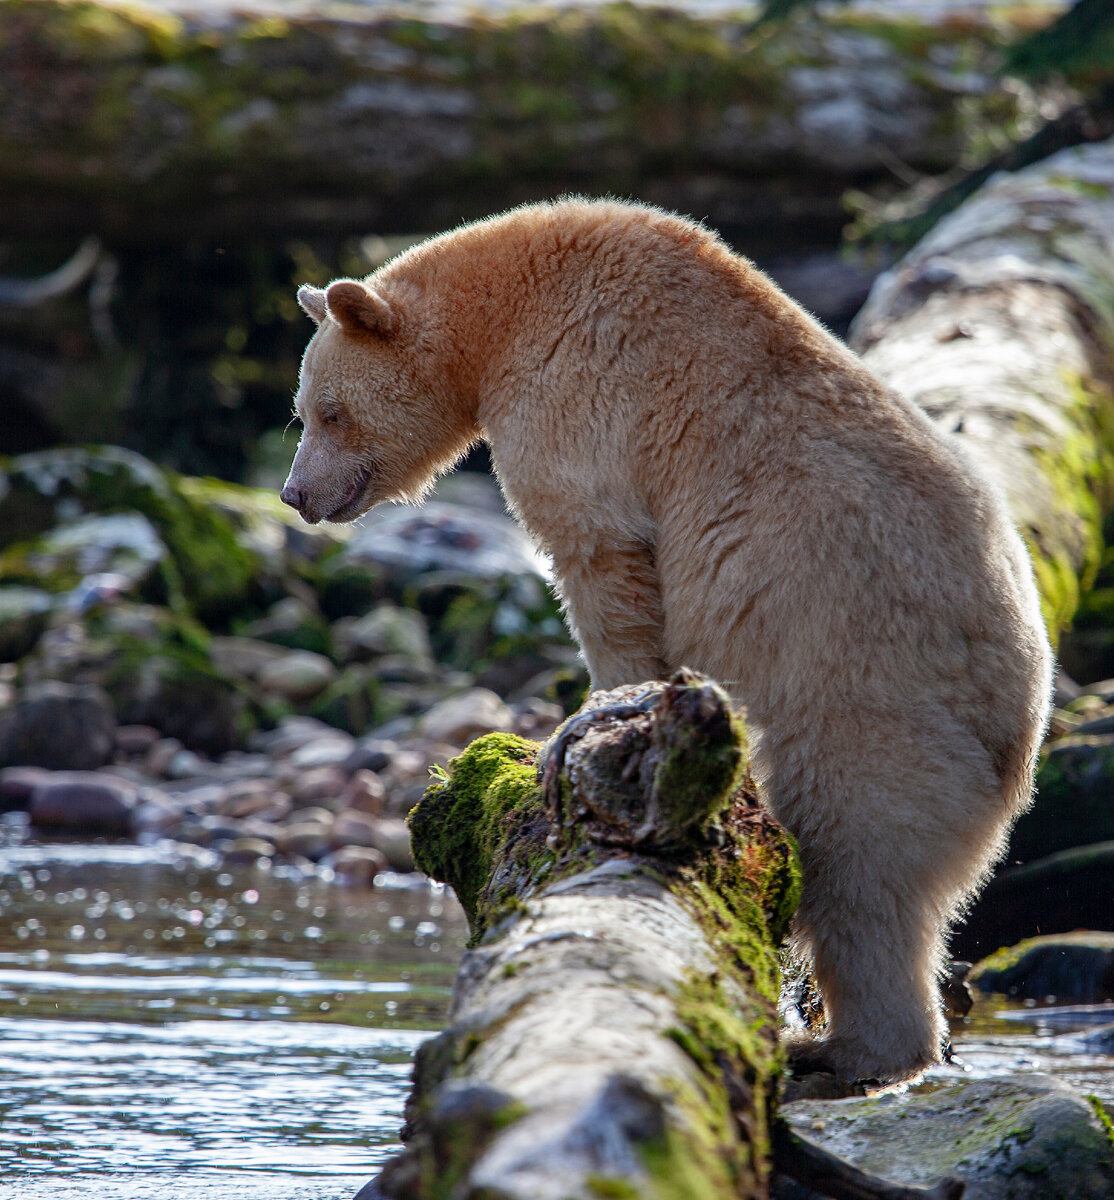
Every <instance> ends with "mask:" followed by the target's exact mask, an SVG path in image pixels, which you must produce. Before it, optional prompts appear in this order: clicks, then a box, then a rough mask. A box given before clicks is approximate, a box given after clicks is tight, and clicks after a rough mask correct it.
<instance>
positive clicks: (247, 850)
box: [221, 837, 275, 866]
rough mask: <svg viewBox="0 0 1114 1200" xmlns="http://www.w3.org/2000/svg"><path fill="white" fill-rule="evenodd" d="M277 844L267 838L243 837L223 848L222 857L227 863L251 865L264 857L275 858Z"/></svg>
mask: <svg viewBox="0 0 1114 1200" xmlns="http://www.w3.org/2000/svg"><path fill="white" fill-rule="evenodd" d="M274 854H275V846H274V844H273V843H272V842H268V841H267V840H266V839H265V838H257V837H241V838H236V839H235V840H234V841H231V842H229V843H228V844H227V845H226V846H224V847H223V848H222V849H221V858H222V859H223V860H224V862H226V863H243V864H246V865H248V866H250V865H251V864H253V863H257V862H260V861H261V860H262V859H266V858H273V857H274Z"/></svg>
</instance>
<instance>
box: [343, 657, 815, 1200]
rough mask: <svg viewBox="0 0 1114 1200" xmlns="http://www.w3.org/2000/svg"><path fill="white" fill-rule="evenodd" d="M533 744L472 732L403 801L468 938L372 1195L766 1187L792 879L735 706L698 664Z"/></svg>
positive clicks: (754, 1191) (551, 1194) (650, 1193)
mask: <svg viewBox="0 0 1114 1200" xmlns="http://www.w3.org/2000/svg"><path fill="white" fill-rule="evenodd" d="M537 751H538V748H537V747H536V746H535V745H533V744H531V743H527V742H524V741H522V740H521V739H517V738H513V737H511V736H510V735H499V734H495V735H489V736H488V737H485V738H481V739H479V740H478V741H477V742H474V743H473V744H472V746H470V747H469V748H468V750H466V751H465V752H464V754H463V755H462V756H461V757H460V758H458V759H456V760H454V762H453V763H452V764H451V765H450V769H449V777H448V779H447V781H445V782H443V783H442V784H440V785H438V786H434V787H433V788H431V789H430V791H429V792H428V793H427V795H426V797H425V798H424V799H423V800H422V802H421V803H420V804H419V805H418V807H417V808H416V809H415V811H414V813H413V814H412V816H411V829H412V835H413V841H414V849H415V857H416V860H417V862H418V864H419V865H420V866H421V867H423V868H424V869H425V870H426V871H427V872H429V873H430V874H432V875H433V876H434V877H435V878H438V879H442V880H444V881H446V882H448V883H450V884H452V886H453V887H454V888H455V889H456V891H457V893H458V895H459V897H460V899H461V901H462V903H463V904H464V907H465V910H466V912H467V913H468V917H469V921H470V924H471V927H472V930H473V942H474V948H473V949H472V950H470V951H469V953H468V954H467V955H466V957H465V960H464V963H463V965H462V966H461V969H460V972H459V975H458V978H457V985H456V993H455V996H454V1000H453V1008H452V1013H451V1016H450V1023H449V1026H448V1028H447V1029H446V1030H445V1031H444V1032H443V1033H442V1034H440V1035H439V1036H438V1037H436V1038H434V1039H432V1040H431V1041H430V1042H428V1043H426V1045H425V1046H424V1047H423V1048H422V1049H421V1050H420V1051H419V1054H418V1059H417V1063H416V1066H415V1090H414V1093H413V1095H412V1097H411V1099H410V1102H409V1104H408V1106H407V1127H406V1130H405V1132H404V1136H405V1140H406V1142H407V1148H406V1150H405V1151H404V1152H403V1154H402V1155H401V1156H400V1157H399V1158H398V1159H396V1160H394V1161H393V1162H392V1163H391V1164H390V1165H389V1166H388V1167H387V1168H386V1169H385V1170H384V1172H383V1173H382V1175H381V1176H380V1177H379V1178H378V1179H377V1180H376V1181H375V1182H374V1183H373V1184H371V1185H369V1186H368V1188H365V1189H364V1191H363V1192H362V1193H361V1196H382V1197H391V1198H394V1200H403V1198H405V1200H424V1198H427V1197H429V1198H432V1197H441V1196H448V1195H450V1194H451V1195H452V1196H453V1197H456V1198H457V1200H463V1198H464V1197H477V1198H478V1197H480V1196H483V1197H500V1198H505V1200H510V1198H511V1197H515V1198H518V1197H520V1198H521V1200H576V1198H581V1197H583V1198H584V1200H589V1198H595V1197H600V1196H625V1197H663V1198H664V1197H676V1196H686V1197H694V1198H695V1197H709V1198H711V1197H724V1196H736V1197H742V1198H744V1200H746V1198H755V1197H761V1196H765V1195H766V1191H767V1180H768V1175H769V1170H770V1123H771V1118H772V1112H773V1105H774V1103H775V1097H776V1091H777V1080H778V1070H779V1066H780V1059H779V1054H778V1050H777V1016H776V1003H777V996H778V985H779V971H778V966H777V958H776V949H777V945H778V942H779V941H780V938H781V936H782V934H783V932H784V929H785V926H786V923H787V921H788V919H789V917H790V915H791V914H792V911H793V908H794V906H795V904H796V898H797V894H798V888H799V873H798V868H797V864H796V859H795V853H794V851H793V849H792V846H791V843H790V841H789V839H788V838H787V837H786V835H785V834H784V832H783V831H782V830H781V829H780V828H779V827H778V826H777V825H776V824H775V823H774V822H773V821H772V820H771V819H770V818H769V817H768V816H767V815H766V814H765V812H764V810H763V809H761V808H760V807H758V806H757V796H756V793H755V790H754V786H753V784H752V783H751V782H750V780H749V778H748V776H747V773H746V762H745V757H746V756H745V731H744V730H743V727H742V725H741V723H740V722H739V720H738V718H737V717H736V716H735V715H734V714H732V712H731V709H730V704H729V701H728V700H727V698H726V696H725V695H724V693H722V692H721V691H720V690H719V689H718V688H717V687H716V686H715V685H714V684H711V683H709V682H708V681H706V680H703V679H701V678H699V677H697V676H693V675H690V674H687V673H684V672H682V673H680V674H678V675H677V676H676V677H674V678H673V679H672V680H671V681H670V682H669V683H665V684H661V683H656V684H647V685H644V686H642V687H628V688H623V689H619V690H618V691H615V692H609V693H597V694H596V695H595V696H593V697H592V698H591V700H590V701H589V704H588V705H587V706H586V707H585V709H584V710H582V711H581V713H580V714H578V715H577V716H575V717H573V718H572V719H571V721H570V722H569V723H568V724H567V725H566V726H565V728H564V730H563V731H562V732H560V733H558V734H557V735H556V736H555V737H554V738H553V739H551V740H550V742H549V743H548V744H547V745H546V747H545V748H544V749H543V750H542V752H541V756H540V759H539V758H538V756H537ZM539 762H540V764H541V768H540V772H539V767H538V763H539Z"/></svg>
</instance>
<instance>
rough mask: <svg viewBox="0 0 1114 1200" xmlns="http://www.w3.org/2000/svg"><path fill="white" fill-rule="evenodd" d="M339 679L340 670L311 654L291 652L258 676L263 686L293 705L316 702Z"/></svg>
mask: <svg viewBox="0 0 1114 1200" xmlns="http://www.w3.org/2000/svg"><path fill="white" fill-rule="evenodd" d="M336 677H337V669H336V667H334V666H333V664H332V663H331V662H330V661H329V660H328V659H327V658H326V657H325V656H324V655H323V654H314V653H313V651H311V650H289V651H287V652H286V653H285V654H284V655H283V656H282V657H281V658H277V659H275V660H274V661H273V662H270V663H267V664H265V665H264V666H263V667H262V668H261V669H260V670H259V672H258V673H257V675H256V679H257V681H258V683H259V686H260V687H261V688H263V689H264V690H265V691H268V692H272V693H273V694H274V695H276V696H281V697H282V699H284V700H289V701H290V702H291V703H292V704H301V703H304V702H305V701H307V700H312V699H313V698H314V696H317V695H319V694H320V693H321V692H323V691H324V690H325V689H326V688H327V687H328V686H329V684H330V683H332V682H333V680H334V679H336Z"/></svg>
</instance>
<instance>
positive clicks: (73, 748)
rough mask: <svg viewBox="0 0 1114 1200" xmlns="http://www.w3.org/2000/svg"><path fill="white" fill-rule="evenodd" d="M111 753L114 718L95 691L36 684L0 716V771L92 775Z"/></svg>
mask: <svg viewBox="0 0 1114 1200" xmlns="http://www.w3.org/2000/svg"><path fill="white" fill-rule="evenodd" d="M115 748H116V715H115V713H114V711H113V708H112V702H111V701H110V700H109V698H108V696H107V694H106V693H105V692H104V691H103V690H102V689H101V688H99V687H93V686H78V685H75V684H65V683H42V684H34V685H32V686H31V687H29V688H27V689H26V691H25V692H24V693H23V695H22V696H21V697H20V698H19V700H17V701H16V703H15V705H14V706H13V707H12V708H10V709H8V710H7V711H6V712H0V767H6V766H26V767H48V768H50V769H51V770H61V771H67V770H68V771H91V770H95V769H96V768H97V767H100V766H103V765H104V764H105V763H107V762H109V761H110V760H111V758H112V753H113V751H114V750H115Z"/></svg>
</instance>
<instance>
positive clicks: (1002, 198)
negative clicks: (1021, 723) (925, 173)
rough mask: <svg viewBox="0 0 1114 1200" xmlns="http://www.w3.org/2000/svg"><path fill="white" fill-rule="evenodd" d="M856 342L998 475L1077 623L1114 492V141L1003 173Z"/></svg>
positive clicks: (1061, 607) (938, 231)
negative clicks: (1113, 388) (1077, 615)
mask: <svg viewBox="0 0 1114 1200" xmlns="http://www.w3.org/2000/svg"><path fill="white" fill-rule="evenodd" d="M852 344H853V345H854V346H855V347H856V349H858V350H859V351H860V352H861V353H862V354H863V357H864V359H865V361H866V362H867V363H868V364H869V365H870V366H871V367H872V368H873V369H874V370H875V371H876V372H877V373H878V374H879V375H880V376H881V377H882V378H883V379H885V380H886V381H887V382H888V383H890V384H892V385H893V387H894V388H896V389H897V390H898V391H900V392H903V393H904V394H905V395H906V396H908V397H910V398H911V399H913V400H915V401H916V402H917V403H918V404H920V405H921V406H922V407H923V408H924V410H925V411H926V412H927V413H928V414H929V416H930V417H932V418H933V420H935V421H936V422H937V423H938V424H939V425H941V426H942V427H943V428H944V429H946V430H948V431H949V432H951V433H953V434H955V435H956V436H957V437H958V438H959V439H960V440H961V441H962V443H963V444H964V445H965V446H966V447H967V449H968V451H969V452H970V453H971V454H972V455H973V456H974V458H975V459H977V460H978V462H979V463H980V464H981V466H982V467H983V469H984V470H985V471H986V473H987V474H988V475H990V476H991V477H992V478H994V479H995V480H996V481H997V483H998V484H999V485H1000V486H1001V488H1002V489H1003V491H1004V492H1005V494H1006V497H1007V499H1008V501H1009V506H1010V510H1011V512H1012V514H1013V517H1014V519H1015V521H1016V522H1017V524H1018V525H1019V526H1020V528H1021V530H1022V532H1023V534H1024V536H1025V537H1026V539H1027V541H1028V543H1029V546H1030V549H1031V550H1032V553H1033V561H1034V566H1035V569H1036V573H1037V583H1038V586H1039V588H1040V593H1041V599H1042V603H1043V605H1044V611H1045V617H1046V620H1047V623H1048V626H1049V629H1050V631H1051V632H1052V634H1053V636H1054V637H1055V636H1056V635H1057V634H1059V633H1060V632H1061V631H1063V630H1065V629H1067V628H1068V626H1069V625H1070V624H1071V622H1072V619H1073V617H1074V616H1075V615H1076V613H1077V610H1078V609H1079V607H1080V601H1081V597H1082V596H1083V594H1084V593H1085V592H1086V590H1087V589H1088V588H1089V587H1090V586H1091V584H1092V583H1093V581H1094V578H1095V575H1096V572H1097V571H1098V569H1099V567H1100V564H1101V560H1102V553H1103V520H1104V517H1105V515H1106V514H1107V513H1108V512H1109V511H1110V509H1111V505H1112V502H1114V391H1112V382H1114V142H1103V143H1096V144H1093V145H1088V146H1079V147H1075V148H1072V149H1070V150H1065V151H1062V152H1061V153H1059V154H1057V155H1055V156H1053V157H1052V158H1049V159H1046V160H1045V161H1044V162H1041V163H1039V164H1037V165H1035V166H1032V167H1028V168H1026V169H1025V170H1023V171H1019V172H1018V173H1016V174H1012V175H1000V176H996V177H995V178H994V179H993V180H991V181H990V183H988V184H987V185H986V186H985V187H984V188H983V189H982V190H981V191H979V192H978V193H977V194H976V195H975V196H974V197H973V198H972V199H971V200H969V201H968V202H967V203H966V204H964V205H963V207H962V208H960V209H959V210H958V211H956V212H955V213H954V214H952V215H951V216H950V217H948V218H946V219H945V220H944V221H942V222H941V223H940V224H939V225H938V226H937V227H936V228H935V229H934V230H933V231H932V232H931V233H930V234H929V235H928V236H927V237H926V238H924V240H923V241H921V242H920V243H919V244H918V245H917V246H916V247H915V248H914V249H913V250H912V251H911V252H910V253H909V254H908V255H907V256H906V257H905V258H904V259H902V260H901V262H899V263H898V264H897V265H896V266H895V267H894V268H893V270H892V271H890V272H888V273H887V274H885V275H883V276H882V277H881V278H880V279H879V280H878V281H877V283H876V284H875V287H874V290H873V291H872V293H871V296H870V299H869V300H868V302H867V304H866V306H865V308H864V309H863V311H862V312H861V313H860V314H859V316H858V318H857V319H856V321H855V324H854V326H853V329H852Z"/></svg>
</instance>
